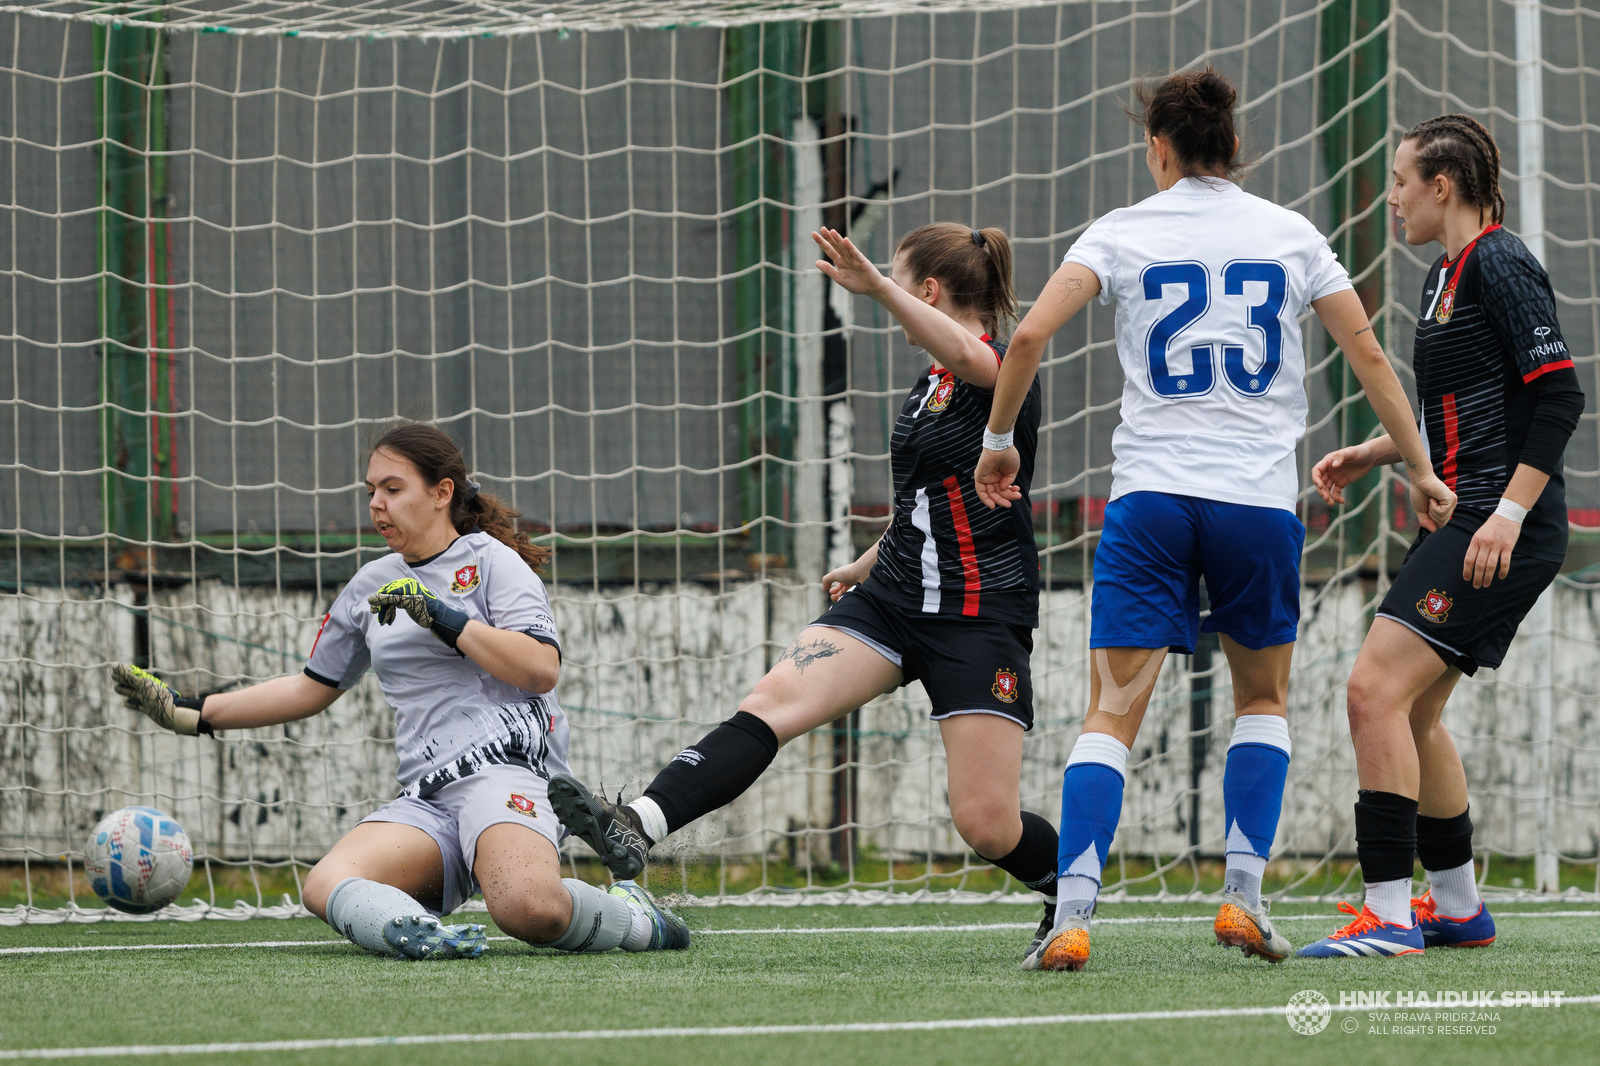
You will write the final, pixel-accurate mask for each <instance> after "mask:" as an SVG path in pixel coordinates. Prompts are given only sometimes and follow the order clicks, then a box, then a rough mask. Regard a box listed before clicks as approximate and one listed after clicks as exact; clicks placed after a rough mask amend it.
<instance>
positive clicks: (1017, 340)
mask: <svg viewBox="0 0 1600 1066" xmlns="http://www.w3.org/2000/svg"><path fill="white" fill-rule="evenodd" d="M1098 295H1100V278H1099V276H1098V275H1096V274H1095V272H1094V271H1092V270H1090V269H1089V268H1088V267H1086V266H1084V265H1082V264H1081V263H1063V264H1062V265H1061V269H1059V270H1057V271H1056V272H1055V275H1054V276H1053V277H1051V279H1050V282H1049V284H1047V285H1046V286H1045V287H1044V292H1042V293H1040V294H1039V299H1038V300H1036V301H1034V304H1033V309H1032V310H1030V311H1029V312H1028V314H1027V317H1026V318H1024V319H1023V320H1022V323H1021V324H1020V325H1018V326H1017V331H1016V333H1014V334H1012V336H1011V346H1010V347H1009V348H1007V349H1006V362H1005V366H1003V367H1001V368H1000V373H999V376H998V380H997V382H996V384H995V388H994V404H993V406H992V407H991V408H990V409H989V433H988V435H986V436H985V437H984V442H983V449H984V450H983V455H982V457H981V458H980V459H979V460H978V470H977V475H976V481H977V486H976V487H977V490H978V499H980V500H982V501H983V505H984V506H985V507H988V508H990V509H993V508H994V507H996V506H1000V507H1010V506H1011V501H1012V500H1016V499H1021V498H1022V492H1021V490H1020V489H1018V488H1017V487H1016V485H1015V481H1016V477H1017V471H1018V470H1020V469H1021V466H1022V457H1021V456H1020V455H1019V454H1018V453H1017V450H1016V448H1014V447H1012V446H1011V444H1010V440H1009V437H1010V434H1011V430H1012V427H1013V426H1015V425H1016V424H1017V413H1018V412H1019V411H1021V410H1022V404H1023V401H1025V400H1026V399H1027V398H1028V389H1030V388H1031V387H1032V386H1033V379H1034V376H1035V375H1036V374H1038V373H1039V361H1040V360H1041V359H1042V358H1044V350H1045V347H1046V346H1047V345H1048V344H1049V343H1050V338H1051V337H1054V336H1055V335H1056V331H1057V330H1059V329H1060V328H1061V327H1062V326H1064V325H1066V324H1067V323H1068V322H1070V321H1072V316H1073V315H1076V314H1077V313H1078V312H1079V311H1081V310H1083V306H1084V305H1085V304H1087V303H1088V302H1089V301H1090V300H1092V299H1094V298H1095V297H1096V296H1098ZM996 445H999V447H996Z"/></svg>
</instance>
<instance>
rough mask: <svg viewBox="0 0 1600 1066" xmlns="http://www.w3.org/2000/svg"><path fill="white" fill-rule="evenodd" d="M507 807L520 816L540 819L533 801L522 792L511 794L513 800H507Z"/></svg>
mask: <svg viewBox="0 0 1600 1066" xmlns="http://www.w3.org/2000/svg"><path fill="white" fill-rule="evenodd" d="M506 806H507V807H510V808H511V809H512V810H514V811H516V812H517V813H518V814H526V815H527V816H528V817H529V818H537V817H539V812H538V811H537V810H535V809H534V806H533V800H531V799H529V798H528V797H527V796H524V795H523V794H522V793H520V792H513V793H511V798H510V799H508V800H506Z"/></svg>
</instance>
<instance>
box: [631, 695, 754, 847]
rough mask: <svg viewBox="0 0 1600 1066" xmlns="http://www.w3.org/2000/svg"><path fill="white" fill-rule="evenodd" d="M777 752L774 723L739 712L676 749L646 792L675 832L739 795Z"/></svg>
mask: <svg viewBox="0 0 1600 1066" xmlns="http://www.w3.org/2000/svg"><path fill="white" fill-rule="evenodd" d="M777 754H778V735H777V734H776V733H774V732H773V731H772V727H771V726H769V725H767V723H765V722H763V721H762V720H761V719H759V718H757V717H756V716H755V715H753V714H748V713H746V712H744V711H740V712H739V713H738V714H735V715H734V716H733V717H732V718H730V719H728V720H727V721H726V722H723V723H722V724H721V725H719V726H717V728H715V729H713V730H712V731H711V732H709V733H707V734H706V735H705V736H704V737H702V738H701V739H700V740H699V742H698V743H696V744H693V745H691V746H689V747H687V748H685V749H683V751H681V752H679V753H678V755H677V757H676V758H674V759H673V760H672V761H671V762H669V763H668V764H667V765H666V766H665V767H664V768H663V769H662V771H661V772H660V773H659V774H657V775H656V779H655V780H654V781H652V782H650V787H649V788H647V789H645V790H644V794H645V796H647V797H648V798H649V799H651V800H653V801H654V802H655V804H656V806H657V807H660V808H661V813H662V814H663V815H665V816H666V819H667V831H668V832H669V833H674V832H677V831H678V830H679V829H681V828H682V827H683V826H685V825H688V824H689V823H690V822H692V821H694V820H695V819H696V818H699V817H702V816H703V815H707V814H710V813H711V812H712V811H714V810H716V809H717V808H719V807H724V806H727V805H728V804H729V803H732V802H733V801H734V800H736V799H738V798H739V797H740V796H741V795H743V794H744V791H745V790H746V789H747V788H749V787H750V786H751V785H753V784H755V783H756V778H758V777H760V776H761V775H762V773H763V772H765V770H766V769H767V767H768V766H771V765H772V760H773V759H774V758H775V757H776V756H777Z"/></svg>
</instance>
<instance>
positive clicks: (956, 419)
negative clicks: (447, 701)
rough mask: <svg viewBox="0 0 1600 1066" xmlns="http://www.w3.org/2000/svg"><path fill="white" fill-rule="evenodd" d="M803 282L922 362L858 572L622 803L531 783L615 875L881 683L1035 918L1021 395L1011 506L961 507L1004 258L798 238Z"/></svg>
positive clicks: (1044, 842) (1031, 572)
mask: <svg viewBox="0 0 1600 1066" xmlns="http://www.w3.org/2000/svg"><path fill="white" fill-rule="evenodd" d="M812 237H813V239H815V240H816V242H817V244H818V245H819V246H821V248H822V250H823V252H824V253H825V254H826V255H827V257H828V258H827V260H826V261H823V260H819V261H818V263H817V266H818V268H819V269H821V270H822V271H823V272H824V273H825V274H827V275H828V277H829V278H831V279H833V281H834V282H835V283H836V284H838V285H841V286H843V287H844V288H845V289H847V290H848V291H850V292H852V293H856V294H860V295H865V296H870V297H872V298H873V299H874V300H876V301H878V302H879V303H880V304H882V305H883V307H884V308H885V309H886V310H887V311H889V313H890V314H892V315H894V317H895V319H896V320H897V321H899V323H900V325H901V326H902V327H903V328H904V330H905V334H906V340H907V341H909V342H910V343H911V345H912V346H913V347H917V348H921V349H923V350H924V351H926V352H927V354H928V355H929V356H931V357H932V359H933V360H934V362H933V365H932V366H929V367H927V368H926V369H924V370H922V371H920V372H919V373H918V374H917V377H916V379H915V381H913V382H912V383H911V391H910V394H909V395H908V396H907V397H906V400H905V403H904V405H903V406H902V407H901V410H900V416H899V418H898V419H897V420H896V422H895V427H894V433H893V435H892V436H891V438H890V444H889V452H890V462H891V465H892V468H893V474H894V517H893V519H892V521H891V522H890V524H889V528H888V530H887V531H886V532H885V533H884V535H883V537H882V539H880V540H879V541H878V543H877V544H874V545H873V546H872V547H871V548H869V549H868V550H867V551H866V553H865V554H863V555H862V556H861V558H859V559H857V560H856V561H855V562H854V563H851V564H850V565H848V566H843V567H840V568H839V569H837V570H834V571H833V572H832V573H829V574H826V575H824V576H823V578H822V586H823V588H824V589H825V590H826V591H827V592H828V594H829V596H830V597H831V598H832V600H833V606H832V608H831V609H829V610H828V612H827V613H826V614H824V615H822V617H820V618H818V619H817V620H816V621H815V622H813V623H812V624H811V626H810V627H809V628H807V629H805V630H804V631H803V632H801V634H800V635H799V637H798V638H797V639H796V640H795V642H794V643H793V644H792V645H790V646H789V649H788V650H787V651H785V652H784V653H783V654H782V655H781V656H779V658H778V661H777V663H776V664H774V665H773V667H772V669H771V670H770V671H768V673H767V675H766V677H764V678H762V680H761V681H760V683H759V684H757V685H756V687H755V691H753V692H751V693H750V695H749V696H747V697H746V698H745V699H744V701H743V702H742V703H741V704H740V705H739V708H738V712H737V713H736V714H734V716H733V717H731V718H729V719H728V720H727V721H726V722H724V723H722V724H721V725H719V726H718V727H717V728H715V729H713V730H712V731H711V732H710V733H709V734H707V735H706V736H705V737H704V738H703V739H701V740H700V741H699V742H698V743H696V744H695V745H694V746H692V747H690V748H689V749H687V750H686V751H684V752H683V753H682V754H680V755H678V757H677V758H675V759H673V760H672V761H671V762H670V763H668V764H667V766H666V767H665V768H664V769H663V770H662V771H661V772H660V773H659V774H657V775H656V778H655V780H654V781H652V782H651V783H650V786H649V787H648V788H647V789H645V793H644V795H643V796H641V797H640V798H639V799H636V800H634V801H633V802H632V803H631V804H629V805H628V806H625V807H618V806H613V805H612V804H610V803H608V802H606V801H605V800H604V799H603V798H601V797H599V796H595V795H592V794H591V793H590V792H589V791H588V790H587V789H585V788H584V787H583V785H582V784H580V783H579V782H578V781H576V780H574V779H573V778H572V777H570V776H567V775H563V774H557V775H556V776H555V777H554V778H553V779H552V780H551V783H550V797H551V800H552V802H553V803H554V804H555V808H556V813H557V814H558V815H560V817H561V820H562V822H563V823H564V824H565V825H566V826H567V828H568V829H571V830H572V832H573V833H574V834H575V835H577V836H579V837H581V838H582V839H584V840H585V841H587V842H588V843H589V844H590V846H591V847H593V848H594V849H595V850H596V851H597V852H599V854H600V857H601V859H602V861H604V862H605V864H606V866H607V867H608V868H609V869H610V870H611V872H612V873H613V874H616V875H617V876H619V877H632V876H634V875H636V874H637V873H638V872H639V871H640V870H641V869H643V867H644V862H645V855H646V853H647V851H648V849H649V847H650V846H651V845H652V844H654V843H659V842H660V841H661V840H662V839H663V838H665V837H666V836H667V835H668V834H669V833H672V832H673V831H675V830H677V829H679V828H681V827H682V826H684V825H687V824H688V823H690V822H692V821H694V820H695V819H697V818H700V817H702V816H703V815H706V814H709V813H710V812H712V811H714V810H716V809H717V808H719V807H722V806H724V805H725V804H728V803H731V802H732V801H733V800H734V799H736V798H738V797H739V795H741V794H742V793H743V792H744V791H745V790H746V789H748V788H749V787H750V786H751V785H752V784H754V783H755V781H756V778H758V777H760V776H761V774H762V772H763V771H764V770H766V768H767V767H768V766H769V765H770V764H771V763H772V760H773V758H774V757H775V756H776V755H777V753H778V748H779V746H780V745H782V744H786V743H788V742H789V741H791V740H793V739H795V738H796V737H799V736H801V735H802V734H805V733H807V732H810V731H811V730H813V729H815V728H817V727H818V726H821V725H826V724H828V723H829V722H832V721H834V720H836V719H838V718H841V717H843V716H844V715H846V714H848V713H850V711H852V710H854V709H855V708H857V707H860V706H861V705H862V704H864V703H866V702H868V701H869V700H872V699H875V698H876V697H878V696H880V695H882V694H884V693H886V692H891V691H893V690H894V689H895V688H898V687H899V686H901V685H905V684H909V683H910V682H912V681H921V682H922V686H923V688H924V689H925V690H926V691H927V693H928V697H929V699H930V700H931V701H932V703H933V713H932V717H933V719H934V720H935V721H937V722H938V723H939V733H940V736H941V738H942V739H943V741H944V749H945V757H946V762H947V765H948V774H949V778H948V783H949V793H950V813H951V818H952V820H953V821H954V822H955V827H956V829H957V831H958V832H960V834H961V837H962V839H963V840H965V841H966V842H967V844H968V845H970V846H971V847H972V849H973V850H974V851H976V852H977V853H978V854H979V855H981V856H983V857H984V858H985V859H986V860H987V861H989V862H992V863H994V864H995V865H996V866H998V867H999V868H1000V869H1002V870H1005V871H1006V872H1007V873H1009V874H1011V876H1013V877H1015V878H1016V879H1017V880H1018V881H1021V882H1022V883H1023V884H1024V885H1027V886H1028V887H1030V888H1033V889H1037V890H1038V891H1039V892H1040V893H1041V894H1042V895H1043V896H1044V898H1045V903H1046V914H1045V919H1044V922H1043V923H1042V924H1041V926H1040V933H1041V935H1042V934H1043V933H1044V932H1047V931H1048V930H1049V929H1050V928H1051V926H1052V924H1053V922H1054V915H1053V913H1052V912H1051V910H1050V908H1051V907H1052V906H1053V904H1054V902H1055V884H1056V846H1057V841H1056V832H1055V830H1054V829H1053V828H1051V826H1050V823H1049V822H1047V821H1045V819H1043V818H1041V817H1039V816H1038V815H1036V814H1032V813H1029V812H1025V811H1023V810H1022V807H1021V798H1020V793H1021V789H1020V782H1021V777H1022V739H1023V735H1024V733H1025V732H1026V731H1027V730H1029V729H1031V728H1032V727H1033V686H1032V682H1031V677H1030V673H1029V668H1028V660H1029V656H1030V653H1031V652H1032V650H1033V629H1034V627H1035V626H1037V625H1038V622H1039V558H1038V552H1037V548H1036V547H1035V543H1034V538H1033V514H1032V507H1031V506H1030V504H1029V502H1028V495H1027V492H1028V478H1029V475H1030V474H1031V472H1032V468H1033V456H1034V448H1035V445H1036V444H1037V442H1038V429H1039V414H1040V409H1041V402H1040V391H1039V385H1038V382H1037V381H1035V382H1034V383H1033V384H1032V386H1031V387H1030V388H1029V390H1028V393H1027V397H1026V400H1025V401H1024V403H1023V404H1022V407H1021V412H1020V415H1019V418H1018V422H1017V430H1016V442H1017V446H1018V449H1019V451H1020V453H1021V455H1022V470H1021V473H1020V476H1019V477H1018V478H1017V480H1016V483H1015V485H1014V486H1013V493H1012V498H1013V499H1015V500H1017V501H1018V506H1016V507H1012V508H1009V509H1000V510H988V509H986V508H984V507H981V506H979V501H978V497H977V495H976V493H975V492H974V489H973V482H972V469H973V467H974V466H976V465H977V462H978V455H979V453H980V451H981V449H982V447H983V439H984V425H985V424H986V423H987V421H988V419H989V405H990V403H991V401H992V400H993V396H994V392H993V390H994V386H995V381H996V379H997V378H998V377H999V374H1000V366H1001V361H1002V360H1003V359H1004V357H1005V350H1006V346H1005V345H1004V344H1003V343H1001V342H1000V341H998V340H996V339H995V337H996V335H997V334H999V333H1000V331H1001V327H1002V326H1004V325H1005V324H1006V323H1007V321H1008V320H1009V319H1011V318H1012V317H1013V316H1014V315H1015V313H1016V298H1015V297H1014V296H1013V294H1012V288H1011V248H1010V244H1009V243H1008V242H1007V240H1006V235H1005V234H1004V233H1003V232H1002V231H1000V230H998V229H985V230H975V229H968V228H967V227H966V226H965V225H959V224H956V223H953V222H939V223H933V224H930V225H927V226H922V227H920V228H918V229H915V230H912V231H911V232H910V233H908V234H906V236H905V238H904V239H903V240H902V241H901V242H900V245H899V247H898V248H897V249H896V251H895V256H894V263H893V268H892V271H891V276H890V277H887V278H886V277H884V276H883V275H882V274H880V273H879V272H878V269H877V268H876V267H875V266H873V265H872V263H871V262H870V261H869V260H868V259H867V258H866V256H864V255H862V254H861V252H860V251H859V250H857V248H856V246H855V245H854V244H852V243H851V242H850V240H849V238H847V237H844V236H842V235H840V234H838V233H836V232H834V231H833V230H823V231H821V232H820V233H814V234H812Z"/></svg>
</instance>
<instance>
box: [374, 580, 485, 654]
mask: <svg viewBox="0 0 1600 1066" xmlns="http://www.w3.org/2000/svg"><path fill="white" fill-rule="evenodd" d="M367 605H368V606H369V607H371V608H372V613H373V614H375V615H377V616H378V624H379V625H380V626H386V625H388V624H389V623H391V622H393V621H394V616H395V612H396V611H404V612H405V613H406V614H409V615H410V616H411V620H412V621H413V622H415V623H417V625H419V626H421V627H422V628H424V629H426V630H427V631H428V632H430V633H432V634H433V635H434V636H436V637H438V638H439V639H440V640H442V641H444V643H445V644H446V645H448V646H449V647H450V648H451V649H452V650H453V651H454V652H455V653H456V654H457V655H462V654H463V653H462V651H461V649H460V648H457V647H456V641H457V640H459V639H460V637H461V631H462V630H463V629H465V628H466V627H467V612H466V611H463V610H460V609H459V608H456V607H451V606H450V605H449V604H447V603H445V602H444V601H443V600H441V599H440V598H439V597H437V596H435V595H434V594H433V593H432V592H430V591H428V586H426V585H424V584H423V583H422V582H420V581H418V580H417V579H416V578H414V577H402V578H399V579H397V580H395V581H391V582H389V583H388V584H387V585H385V586H383V588H381V589H379V590H378V591H377V592H374V593H373V594H372V595H370V596H368V597H367Z"/></svg>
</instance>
